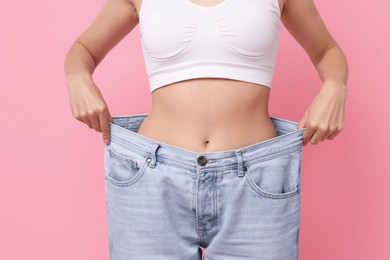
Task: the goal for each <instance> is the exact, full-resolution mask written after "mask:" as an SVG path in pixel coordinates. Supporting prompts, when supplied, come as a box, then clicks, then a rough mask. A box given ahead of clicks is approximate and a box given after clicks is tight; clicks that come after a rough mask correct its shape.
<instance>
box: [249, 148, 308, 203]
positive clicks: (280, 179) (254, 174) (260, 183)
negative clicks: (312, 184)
mask: <svg viewBox="0 0 390 260" xmlns="http://www.w3.org/2000/svg"><path fill="white" fill-rule="evenodd" d="M301 164H302V150H298V151H293V152H290V153H288V154H286V155H283V156H278V157H275V158H272V159H269V160H266V161H261V162H258V163H252V164H250V165H248V166H247V167H246V168H247V171H246V174H245V177H246V179H247V181H248V184H249V186H250V187H251V189H252V190H253V191H255V192H256V193H257V194H259V195H261V196H263V197H266V198H272V199H284V198H288V197H291V196H294V195H296V194H298V193H299V191H300V184H301V181H300V179H301Z"/></svg>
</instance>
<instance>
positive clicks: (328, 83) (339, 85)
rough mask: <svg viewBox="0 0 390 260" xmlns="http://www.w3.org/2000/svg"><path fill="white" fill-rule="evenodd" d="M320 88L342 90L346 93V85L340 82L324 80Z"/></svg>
mask: <svg viewBox="0 0 390 260" xmlns="http://www.w3.org/2000/svg"><path fill="white" fill-rule="evenodd" d="M322 88H334V89H338V90H342V91H344V92H345V93H347V92H348V87H347V84H346V83H345V82H342V81H335V80H325V81H324V82H323V84H322Z"/></svg>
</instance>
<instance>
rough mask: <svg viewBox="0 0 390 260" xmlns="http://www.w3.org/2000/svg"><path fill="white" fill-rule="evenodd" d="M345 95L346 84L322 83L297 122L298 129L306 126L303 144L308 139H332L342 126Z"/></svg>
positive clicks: (313, 142) (312, 141)
mask: <svg viewBox="0 0 390 260" xmlns="http://www.w3.org/2000/svg"><path fill="white" fill-rule="evenodd" d="M346 97H347V88H346V86H342V85H340V84H334V83H327V82H325V83H324V85H323V86H322V88H321V90H320V92H319V93H318V95H317V96H316V97H315V99H314V100H313V101H312V103H311V104H310V106H309V108H308V109H307V110H306V111H305V113H304V115H303V117H302V119H301V121H300V122H299V124H298V129H299V128H302V127H305V128H306V129H305V132H304V133H303V146H305V145H306V144H307V143H308V142H309V141H310V142H311V143H312V144H317V143H318V142H319V141H324V140H325V139H330V140H333V138H335V137H336V135H338V134H339V133H340V132H341V130H342V129H343V126H344V107H345V100H346Z"/></svg>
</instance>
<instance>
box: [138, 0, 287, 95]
mask: <svg viewBox="0 0 390 260" xmlns="http://www.w3.org/2000/svg"><path fill="white" fill-rule="evenodd" d="M139 29H140V36H141V43H142V44H141V45H142V51H143V55H144V61H145V66H146V72H147V74H148V78H149V85H150V92H152V91H153V90H155V89H157V88H159V87H162V86H165V85H167V84H170V83H174V82H178V81H182V80H186V79H191V78H207V77H209V78H210V77H211V78H228V79H235V80H240V81H247V82H253V83H257V84H261V85H265V86H267V87H271V83H272V77H273V71H274V65H275V57H276V51H277V45H278V39H279V32H280V9H279V2H278V0H224V1H223V2H221V3H219V4H216V5H214V6H211V7H206V6H201V5H199V4H197V3H194V2H191V1H190V0H142V4H141V7H140V11H139Z"/></svg>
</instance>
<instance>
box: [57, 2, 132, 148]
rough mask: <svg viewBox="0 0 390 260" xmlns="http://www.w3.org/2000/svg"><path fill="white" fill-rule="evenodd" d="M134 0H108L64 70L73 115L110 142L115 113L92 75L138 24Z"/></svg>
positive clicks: (74, 46)
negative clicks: (110, 123)
mask: <svg viewBox="0 0 390 260" xmlns="http://www.w3.org/2000/svg"><path fill="white" fill-rule="evenodd" d="M138 22H139V20H138V14H137V11H136V8H135V7H134V5H133V4H132V3H131V1H130V0H107V1H106V2H105V4H104V6H103V7H102V9H101V11H100V13H99V14H98V16H97V17H96V19H95V21H94V22H93V23H92V24H91V25H90V26H89V27H88V28H87V29H86V30H85V31H84V32H83V33H82V34H81V35H80V36H79V37H78V38H77V39H76V40H75V41H74V43H73V44H72V46H71V47H70V49H69V51H68V53H67V55H66V57H65V60H64V70H65V76H66V82H67V86H68V92H69V99H70V105H71V109H72V114H73V116H74V117H75V118H76V119H77V120H79V121H82V122H84V123H85V124H87V125H88V126H89V127H90V128H93V129H95V130H96V131H98V132H102V135H103V140H105V142H106V143H109V142H110V133H109V122H111V119H112V118H111V115H110V113H109V110H108V108H107V105H106V102H105V101H104V98H103V96H102V95H101V93H100V91H99V89H98V87H97V86H96V84H95V83H94V82H93V79H92V74H93V73H94V71H95V69H96V67H97V66H98V64H100V62H101V61H102V60H103V59H104V57H105V56H106V55H107V53H108V52H109V51H110V50H111V49H112V48H113V47H114V46H116V45H117V44H118V43H119V42H120V41H121V40H122V39H123V38H124V37H125V36H126V35H127V34H128V33H129V32H130V31H132V29H133V28H134V27H135V26H136V25H137V24H138Z"/></svg>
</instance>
